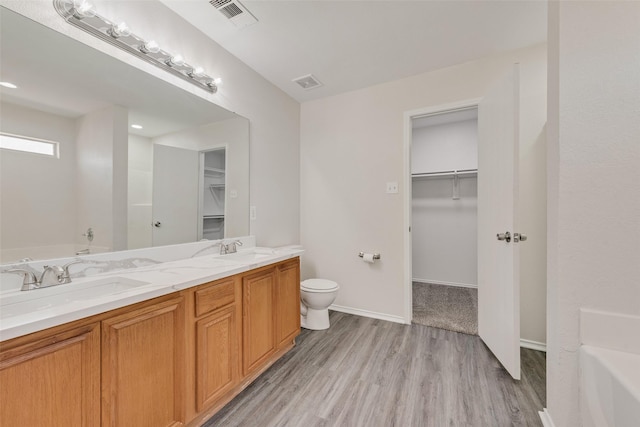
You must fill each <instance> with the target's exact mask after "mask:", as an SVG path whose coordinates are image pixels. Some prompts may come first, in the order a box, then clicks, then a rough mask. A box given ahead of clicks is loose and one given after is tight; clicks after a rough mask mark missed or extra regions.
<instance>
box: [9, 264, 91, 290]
mask: <svg viewBox="0 0 640 427" xmlns="http://www.w3.org/2000/svg"><path fill="white" fill-rule="evenodd" d="M81 262H83V260H80V259H77V260H74V261H71V262H70V263H67V264H65V265H64V266H62V267H60V266H58V265H45V266H44V270H43V271H42V274H41V275H40V279H38V278H36V275H35V273H33V271H29V270H25V269H23V268H13V269H10V270H4V271H3V272H4V273H18V274H22V275H23V277H24V278H23V280H22V287H21V288H20V290H21V291H31V290H33V289H40V288H48V287H50V286H56V285H62V284H65V283H71V275H70V274H69V266H71V265H74V264H78V263H81Z"/></svg>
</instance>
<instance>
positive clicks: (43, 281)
mask: <svg viewBox="0 0 640 427" xmlns="http://www.w3.org/2000/svg"><path fill="white" fill-rule="evenodd" d="M63 275H64V269H63V268H62V267H60V266H59V265H45V266H44V271H43V272H42V275H41V276H40V280H39V281H38V287H39V288H48V287H49V286H55V285H59V284H61V283H62V276H63Z"/></svg>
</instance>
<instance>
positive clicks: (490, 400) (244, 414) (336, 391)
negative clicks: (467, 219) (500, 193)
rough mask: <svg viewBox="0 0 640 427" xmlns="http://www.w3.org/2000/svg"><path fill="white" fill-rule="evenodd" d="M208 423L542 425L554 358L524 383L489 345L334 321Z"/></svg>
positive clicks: (529, 367) (527, 354)
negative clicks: (549, 366)
mask: <svg viewBox="0 0 640 427" xmlns="http://www.w3.org/2000/svg"><path fill="white" fill-rule="evenodd" d="M302 331H303V332H302V334H301V335H300V337H299V338H298V340H297V343H298V344H297V346H296V347H295V348H294V349H293V350H291V351H290V352H289V353H287V354H286V355H285V356H284V357H283V358H282V359H281V360H279V361H278V362H276V363H275V364H274V365H273V366H272V367H271V368H270V369H269V370H267V371H266V372H265V373H264V374H263V375H262V376H260V377H259V378H258V379H256V381H254V382H253V383H252V384H251V385H250V386H249V387H248V388H247V389H246V390H244V391H243V392H242V393H241V394H240V395H238V396H237V397H236V398H235V399H234V400H233V401H231V402H230V403H229V404H228V405H226V406H225V407H224V408H223V409H222V410H221V411H220V412H218V413H217V414H216V415H215V416H214V417H213V418H211V419H210V420H208V421H207V422H206V423H205V424H204V425H205V426H207V427H213V426H216V427H218V426H249V427H253V426H256V427H257V426H260V427H262V426H265V427H266V426H291V427H297V426H301V427H314V426H348V427H351V426H366V427H378V426H380V427H388V426H403V427H410V426H411V427H413V426H416V427H418V426H419V427H422V426H434V427H445V426H455V427H458V426H474V427H476V426H477V427H485V426H486V427H502V426H541V425H542V423H541V421H540V418H539V417H538V413H537V411H539V410H542V408H543V407H544V406H545V356H544V353H542V352H537V351H533V350H526V349H523V353H522V354H523V356H522V367H523V368H522V380H521V381H514V380H513V379H511V377H510V376H509V374H508V373H507V372H506V371H505V370H504V369H503V368H502V367H501V365H500V363H499V362H498V361H497V360H496V359H495V357H494V356H493V355H492V354H491V352H490V351H489V350H488V349H487V348H486V346H485V345H484V344H483V343H482V341H481V340H480V338H479V337H477V336H472V335H466V334H461V333H457V332H450V331H446V330H443V329H436V328H431V327H428V326H423V325H416V324H413V325H401V324H397V323H391V322H385V321H382V320H376V319H370V318H365V317H359V316H353V315H349V314H344V313H338V312H332V313H331V328H330V329H328V330H326V331H309V330H306V329H303V330H302Z"/></svg>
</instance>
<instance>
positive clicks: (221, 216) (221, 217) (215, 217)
mask: <svg viewBox="0 0 640 427" xmlns="http://www.w3.org/2000/svg"><path fill="white" fill-rule="evenodd" d="M202 218H204V219H224V215H202Z"/></svg>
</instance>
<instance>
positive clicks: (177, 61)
mask: <svg viewBox="0 0 640 427" xmlns="http://www.w3.org/2000/svg"><path fill="white" fill-rule="evenodd" d="M182 64H184V58H183V57H182V55H173V56H172V57H171V58H169V60H168V61H167V65H168V66H170V67H174V66H178V67H179V66H181V65H182Z"/></svg>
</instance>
